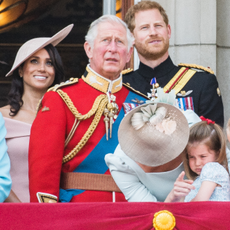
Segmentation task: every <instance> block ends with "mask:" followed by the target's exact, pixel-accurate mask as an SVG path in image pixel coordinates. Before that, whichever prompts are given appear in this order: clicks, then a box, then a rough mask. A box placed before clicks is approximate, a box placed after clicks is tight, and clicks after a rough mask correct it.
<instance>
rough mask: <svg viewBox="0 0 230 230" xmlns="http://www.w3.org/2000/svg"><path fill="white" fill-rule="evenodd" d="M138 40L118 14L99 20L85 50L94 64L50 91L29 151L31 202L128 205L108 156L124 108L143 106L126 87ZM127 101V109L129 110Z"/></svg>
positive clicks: (45, 98)
mask: <svg viewBox="0 0 230 230" xmlns="http://www.w3.org/2000/svg"><path fill="white" fill-rule="evenodd" d="M132 44H133V37H132V35H131V33H130V31H129V30H128V28H127V26H126V24H125V23H124V22H122V21H121V20H120V19H119V18H117V17H115V16H112V15H110V16H108V15H107V16H102V17H100V18H99V19H97V20H96V21H94V22H93V23H92V24H91V26H90V28H89V31H88V33H87V35H86V42H85V44H84V48H85V51H86V54H87V56H88V58H89V61H90V64H89V65H88V66H87V67H86V71H85V73H84V75H83V76H82V78H81V79H80V80H78V79H70V81H68V82H66V83H65V84H62V85H58V86H55V87H53V88H52V89H50V90H49V92H47V93H46V94H45V96H44V98H43V99H42V101H41V105H40V109H39V111H38V114H37V117H36V119H35V121H34V123H33V125H32V129H31V139H30V147H29V188H30V196H31V202H57V201H61V202H70V201H71V202H91V201H99V202H102V201H105V202H108V201H113V200H116V201H124V200H125V199H124V197H123V195H122V194H121V193H115V195H114V193H113V192H112V191H116V188H114V187H116V185H115V186H114V184H113V183H114V182H113V181H111V177H110V176H108V177H107V176H106V174H109V170H108V167H107V166H106V164H105V161H104V156H105V155H106V154H107V153H112V152H114V150H115V148H116V146H117V144H118V137H117V130H118V127H119V124H120V121H121V119H122V118H123V117H124V114H125V112H124V107H127V105H129V106H130V107H132V106H133V103H136V105H137V104H138V103H143V102H144V98H143V97H142V96H141V95H138V94H136V93H135V92H132V91H131V90H130V89H129V88H127V87H124V86H123V84H122V75H121V71H122V70H123V68H124V66H125V64H126V63H127V62H128V61H129V59H130V56H131V53H132ZM124 103H125V105H126V106H124Z"/></svg>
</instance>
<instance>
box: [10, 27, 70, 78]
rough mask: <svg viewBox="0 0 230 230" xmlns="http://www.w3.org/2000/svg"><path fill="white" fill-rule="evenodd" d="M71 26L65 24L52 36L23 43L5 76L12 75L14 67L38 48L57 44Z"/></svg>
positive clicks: (68, 31)
mask: <svg viewBox="0 0 230 230" xmlns="http://www.w3.org/2000/svg"><path fill="white" fill-rule="evenodd" d="M73 26H74V25H73V24H70V25H68V26H66V27H65V28H64V29H62V30H61V31H59V32H58V33H56V34H55V35H53V36H52V37H39V38H33V39H31V40H29V41H27V42H26V43H24V44H23V45H22V46H21V47H20V49H19V50H18V52H17V54H16V57H15V60H14V64H13V66H12V68H11V70H10V71H9V72H8V73H7V74H6V77H8V76H10V75H12V74H13V72H14V70H15V69H17V68H18V67H19V66H20V65H21V64H22V63H23V62H25V61H26V60H27V59H28V58H30V57H31V56H32V55H33V54H35V53H36V52H37V51H39V50H40V49H42V48H44V47H45V46H47V45H49V44H52V45H53V46H56V45H57V44H59V43H60V42H61V41H62V40H63V39H64V38H65V37H66V36H67V35H68V34H69V33H70V31H71V30H72V28H73Z"/></svg>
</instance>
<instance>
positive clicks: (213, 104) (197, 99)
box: [123, 57, 224, 126]
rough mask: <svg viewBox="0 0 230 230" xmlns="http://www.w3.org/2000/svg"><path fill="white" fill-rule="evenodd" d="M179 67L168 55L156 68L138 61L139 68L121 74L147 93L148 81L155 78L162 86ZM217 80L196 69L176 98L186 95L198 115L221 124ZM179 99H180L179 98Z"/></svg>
mask: <svg viewBox="0 0 230 230" xmlns="http://www.w3.org/2000/svg"><path fill="white" fill-rule="evenodd" d="M180 68H181V67H178V66H175V65H174V64H173V62H172V60H171V58H170V57H168V58H167V60H166V61H164V62H163V63H161V64H160V65H159V66H157V67H156V68H154V69H152V68H151V67H149V66H147V65H144V64H143V63H140V66H139V69H138V70H136V71H133V72H129V73H127V74H125V75H124V76H123V82H125V83H129V84H130V86H131V87H133V88H134V89H136V90H138V91H140V92H141V93H143V94H145V95H147V93H150V90H151V89H152V86H151V85H150V81H151V79H152V78H154V77H155V78H156V80H157V83H158V84H159V85H160V87H162V88H163V87H164V86H165V85H166V84H167V83H168V82H169V81H170V79H171V78H172V77H173V76H174V75H175V74H176V73H177V72H178V70H179V69H180ZM218 87H219V86H218V82H217V79H216V76H215V75H213V74H210V73H208V72H206V71H197V72H196V73H195V74H194V75H193V77H192V78H191V79H190V80H189V81H188V82H187V84H186V85H185V86H184V88H183V89H182V90H183V91H186V92H187V95H186V96H182V95H178V94H177V98H182V100H184V99H185V98H187V99H188V97H189V98H190V99H191V100H192V101H193V110H194V111H195V112H196V113H197V114H198V116H204V117H205V118H209V119H211V120H213V121H215V122H216V123H217V124H219V125H221V126H223V124H224V115H223V103H222V98H221V96H219V95H218V93H217V89H218ZM179 100H180V99H179Z"/></svg>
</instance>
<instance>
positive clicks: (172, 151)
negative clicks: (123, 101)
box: [118, 102, 189, 167]
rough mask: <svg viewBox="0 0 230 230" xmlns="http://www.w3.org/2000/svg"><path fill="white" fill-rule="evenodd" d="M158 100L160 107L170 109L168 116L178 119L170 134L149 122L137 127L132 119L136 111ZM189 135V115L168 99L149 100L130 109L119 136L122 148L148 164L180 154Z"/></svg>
mask: <svg viewBox="0 0 230 230" xmlns="http://www.w3.org/2000/svg"><path fill="white" fill-rule="evenodd" d="M153 104H157V108H159V107H165V108H166V109H167V114H166V117H167V118H170V119H171V120H173V121H175V122H176V129H175V131H174V132H173V133H172V134H171V135H167V134H165V133H162V132H160V131H158V130H157V129H156V128H155V127H154V126H152V125H150V124H149V123H146V124H145V125H144V126H143V127H142V128H140V129H138V130H136V129H135V128H134V127H133V125H132V122H131V119H132V117H133V115H134V113H137V112H140V111H141V109H142V108H144V107H148V106H151V105H153ZM188 138H189V125H188V121H187V119H186V117H185V116H184V114H183V113H182V111H180V109H178V108H176V107H175V106H173V105H169V104H165V103H154V102H153V103H147V104H143V105H140V106H138V107H136V108H135V109H133V110H131V111H130V112H129V113H128V114H126V116H125V117H124V118H123V119H122V121H121V123H120V126H119V130H118V140H119V143H120V146H121V149H122V150H123V152H124V153H125V154H126V155H127V156H129V157H130V158H131V159H132V160H134V161H136V162H139V163H141V164H144V165H147V166H152V167H156V166H160V165H164V164H166V163H168V162H170V161H172V160H174V159H175V158H176V157H178V156H179V155H180V154H181V153H182V152H183V150H184V149H185V147H186V145H187V143H188Z"/></svg>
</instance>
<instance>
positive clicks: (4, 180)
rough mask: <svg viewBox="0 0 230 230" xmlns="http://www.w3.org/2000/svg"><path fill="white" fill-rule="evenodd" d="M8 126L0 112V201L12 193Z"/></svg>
mask: <svg viewBox="0 0 230 230" xmlns="http://www.w3.org/2000/svg"><path fill="white" fill-rule="evenodd" d="M5 136H6V128H5V125H4V119H3V117H2V114H1V113H0V150H1V151H0V169H1V171H0V202H3V201H4V200H5V199H6V198H7V197H8V196H9V194H10V190H11V184H12V181H11V177H10V159H9V156H8V153H7V145H6V140H5Z"/></svg>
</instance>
